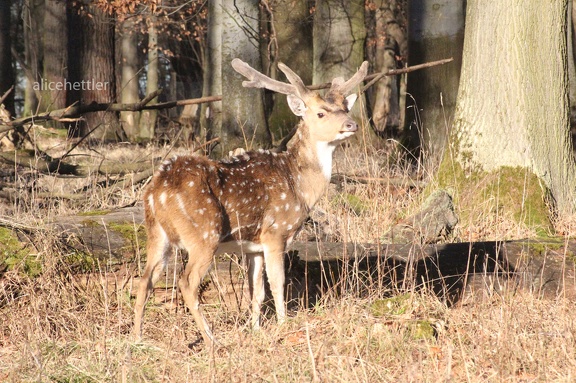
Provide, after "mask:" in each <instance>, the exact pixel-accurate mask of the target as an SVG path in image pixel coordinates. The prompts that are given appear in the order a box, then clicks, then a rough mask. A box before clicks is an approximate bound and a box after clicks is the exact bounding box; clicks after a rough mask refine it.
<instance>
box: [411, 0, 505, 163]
mask: <svg viewBox="0 0 576 383" xmlns="http://www.w3.org/2000/svg"><path fill="white" fill-rule="evenodd" d="M408 18H409V20H408V26H409V30H408V39H409V42H408V63H409V65H414V64H420V63H423V62H427V61H433V60H438V59H441V58H444V57H453V58H454V62H452V63H450V65H444V66H442V67H438V68H434V69H430V70H427V71H419V72H414V73H411V74H409V75H408V89H407V92H408V94H410V95H411V97H407V100H406V105H407V107H408V109H407V112H406V121H405V128H404V129H405V132H404V134H405V139H404V141H405V146H406V147H407V148H408V149H409V150H411V151H412V152H413V154H414V156H415V157H416V158H420V155H421V154H423V155H425V157H424V159H429V160H431V161H432V164H437V163H438V162H439V160H440V159H441V156H442V153H443V149H444V147H445V145H446V142H447V140H448V136H449V129H450V125H451V120H452V116H453V114H454V107H455V104H456V96H457V92H458V82H459V78H460V68H461V63H462V45H463V39H464V19H465V2H464V1H462V0H441V1H437V0H411V1H410V2H409V9H408ZM487 35H492V33H491V32H490V33H487ZM485 49H486V51H485V57H490V58H491V59H493V53H495V52H494V50H495V49H494V47H492V46H486V47H485ZM488 52H490V53H488ZM492 65H493V64H492Z"/></svg>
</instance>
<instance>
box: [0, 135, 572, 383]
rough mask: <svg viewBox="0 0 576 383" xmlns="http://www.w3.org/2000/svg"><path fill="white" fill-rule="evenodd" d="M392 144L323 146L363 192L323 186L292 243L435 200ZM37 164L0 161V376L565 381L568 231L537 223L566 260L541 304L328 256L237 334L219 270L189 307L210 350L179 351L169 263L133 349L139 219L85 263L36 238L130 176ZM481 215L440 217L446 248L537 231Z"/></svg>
mask: <svg viewBox="0 0 576 383" xmlns="http://www.w3.org/2000/svg"><path fill="white" fill-rule="evenodd" d="M38 142H40V141H38ZM41 142H42V145H43V146H42V150H43V151H45V152H47V153H48V154H49V155H50V156H51V157H53V158H57V157H59V156H61V155H62V154H64V153H66V152H67V151H68V149H69V148H70V142H68V141H66V140H62V139H58V138H56V137H55V138H53V139H46V138H44V139H42V140H41ZM393 147H394V146H393V144H384V145H381V147H380V148H376V147H375V145H372V144H367V143H366V142H365V141H364V140H363V137H362V136H360V137H358V139H357V140H356V141H353V142H351V143H350V144H349V145H346V146H345V147H344V148H341V149H339V150H338V151H337V155H336V160H335V164H334V172H335V173H338V174H345V175H348V176H354V177H355V178H356V179H357V180H362V182H339V183H337V184H332V185H331V186H330V189H329V191H328V193H327V194H326V196H325V197H323V198H322V199H321V201H320V202H319V204H318V206H317V208H318V209H317V212H319V213H317V214H318V215H316V216H315V218H316V225H315V226H314V225H312V226H310V227H308V228H307V229H306V230H304V231H303V233H302V234H301V236H300V238H299V240H300V241H303V242H306V241H310V240H319V241H320V242H321V243H323V242H324V241H327V242H329V243H343V244H350V243H353V244H359V243H372V244H375V243H380V242H382V241H384V238H385V234H386V233H387V232H388V231H389V230H390V228H391V227H392V226H393V225H394V224H395V223H397V222H398V221H399V220H401V219H402V218H405V217H407V216H410V215H412V214H414V213H415V212H417V211H418V209H419V206H421V204H422V202H423V201H424V200H425V199H426V197H427V195H426V194H429V191H425V190H430V189H434V187H433V186H434V185H430V184H429V182H430V181H429V180H430V174H432V173H433V169H426V168H425V167H422V168H416V169H414V168H413V167H411V166H409V165H406V163H407V162H406V161H404V159H403V156H402V154H401V153H400V152H397V151H396V150H395V149H393ZM187 152H189V148H186V147H177V148H173V147H170V146H153V145H150V146H146V147H143V146H134V145H122V144H118V145H110V146H99V145H96V146H88V145H82V146H81V148H76V149H75V150H74V151H73V153H72V154H73V155H72V156H70V157H68V158H67V160H68V161H72V162H74V163H75V164H77V165H78V164H80V165H97V166H96V167H91V168H90V169H98V166H99V167H100V169H103V168H105V166H104V165H107V164H115V165H118V164H132V165H133V164H148V165H144V166H143V168H146V167H147V166H148V168H150V169H153V168H154V167H156V166H157V165H158V164H159V163H160V162H161V161H162V159H163V158H166V157H170V156H172V155H175V154H183V153H187ZM39 161H40V160H39ZM38 163H39V162H35V163H34V162H32V163H30V164H29V165H28V166H24V165H22V164H20V165H0V176H1V178H0V196H1V197H2V198H1V199H0V223H2V225H1V226H0V246H1V247H0V381H2V382H28V381H29V382H32V381H33V382H193V381H213V382H222V381H230V382H259V381H262V382H268V381H270V382H303V381H323V382H356V381H357V382H439V381H442V382H463V381H466V382H496V381H498V382H503V381H505V382H572V381H574V380H575V379H576V339H575V337H576V316H575V315H574V308H575V307H574V300H573V297H574V292H575V291H576V284H575V283H574V278H573V275H574V269H575V264H574V250H573V249H574V243H573V241H572V238H573V237H574V236H575V235H576V224H574V222H571V221H570V220H569V221H567V222H555V223H554V226H555V229H556V231H555V232H550V233H549V234H550V236H555V239H554V241H555V244H554V245H548V246H546V247H545V248H543V249H536V250H537V251H536V250H535V248H534V247H533V248H532V253H536V256H539V255H541V256H544V257H545V259H546V262H558V263H561V264H562V265H565V266H563V267H562V268H561V270H562V271H563V273H562V275H560V277H559V278H558V281H557V282H558V285H557V288H555V289H554V291H553V293H550V292H548V293H547V294H543V293H542V290H541V289H540V288H538V286H536V285H535V284H532V285H529V286H527V285H526V284H524V285H522V287H519V286H520V285H518V284H514V283H510V280H509V278H507V275H505V274H506V273H504V272H503V270H502V269H499V268H498V267H492V268H484V269H482V271H481V272H476V273H474V274H473V275H472V274H470V275H468V271H466V272H465V273H464V274H465V275H462V277H463V279H464V280H466V282H467V283H466V284H465V285H464V286H462V289H461V291H459V294H458V296H457V297H455V298H454V297H453V296H448V295H447V294H439V293H438V290H437V289H434V288H433V287H432V284H426V283H421V282H422V281H420V280H418V278H415V277H414V275H411V274H410V273H407V272H403V273H398V274H394V273H392V274H390V273H387V274H386V278H383V277H381V276H380V274H379V270H380V269H379V268H378V267H379V266H376V269H370V267H371V266H367V267H365V268H361V267H356V266H357V264H355V263H346V262H344V263H342V262H341V263H340V264H339V268H337V269H329V268H328V269H324V268H323V267H324V266H322V265H323V264H321V268H322V270H321V271H320V277H318V278H317V279H312V277H310V278H311V279H310V280H309V279H307V278H308V275H312V274H313V273H312V271H313V270H308V269H306V270H303V269H301V268H300V269H299V268H298V267H296V268H295V269H294V270H292V271H291V273H292V275H294V274H297V275H298V278H295V281H296V282H295V283H293V286H295V287H293V288H294V289H295V290H297V293H295V294H292V295H290V294H289V295H288V297H289V299H290V304H289V312H290V317H289V319H288V321H287V322H286V323H284V324H282V325H278V324H277V323H276V321H275V319H274V315H273V314H274V309H273V307H271V306H270V305H268V306H269V307H268V308H267V311H266V315H265V317H266V319H265V320H264V325H263V328H262V330H261V331H258V332H252V331H251V330H250V328H249V326H248V324H247V318H248V304H247V301H246V292H245V290H246V286H245V285H244V283H243V280H244V278H243V275H244V274H243V273H244V268H243V266H242V262H241V260H239V259H236V258H234V257H230V258H226V259H223V260H221V261H222V262H219V263H218V267H216V268H215V271H214V272H213V273H212V274H211V275H210V277H209V278H208V279H207V286H209V287H211V290H210V289H208V290H210V291H211V292H210V291H207V292H206V294H205V297H204V301H205V304H204V305H203V310H204V312H205V313H206V316H207V318H208V321H209V322H210V324H211V325H212V327H213V330H214V333H215V336H216V338H217V341H218V343H219V346H218V347H217V348H216V349H215V350H214V351H213V352H210V351H208V350H206V349H205V348H203V347H202V345H201V344H197V343H196V341H197V340H198V335H199V333H198V332H197V329H196V326H195V323H194V321H193V319H192V317H191V315H189V313H188V312H187V311H186V310H185V308H184V306H183V303H182V301H181V299H180V297H179V294H178V292H177V290H176V289H175V288H174V285H175V283H174V280H175V278H177V273H178V270H179V267H180V264H181V261H182V259H181V258H182V257H181V256H180V255H178V256H177V257H175V259H174V263H173V266H175V267H168V270H167V273H166V275H165V276H164V278H162V280H161V282H160V283H159V284H158V286H157V288H156V290H155V297H154V299H152V300H151V302H150V304H149V305H148V307H147V310H146V313H145V319H144V337H143V340H142V341H139V342H135V341H134V339H133V336H132V334H131V328H132V320H133V313H132V307H133V302H134V292H135V287H136V286H137V283H138V277H139V275H140V272H141V271H142V269H143V263H144V259H145V250H144V248H145V243H144V242H145V239H141V238H142V237H141V236H139V235H138V233H139V232H140V231H141V228H140V224H141V222H139V221H138V220H136V219H135V220H134V222H132V230H133V232H134V233H135V234H134V235H131V236H130V238H131V241H132V242H133V244H132V246H131V247H130V249H126V250H125V252H124V253H123V255H122V256H121V257H116V256H114V257H112V254H111V253H110V256H109V257H106V256H93V257H91V256H90V254H88V253H85V252H81V251H79V250H78V248H77V247H75V246H72V245H70V243H72V242H73V240H71V239H70V237H72V236H73V235H72V234H70V233H67V232H66V231H64V230H61V231H57V230H54V229H53V228H52V229H49V228H47V227H50V226H49V224H50V223H51V222H57V221H59V220H62V219H63V217H79V216H80V217H82V216H84V217H94V216H98V214H102V212H110V211H116V210H117V209H119V208H121V207H126V206H134V207H135V208H136V209H138V208H139V207H140V206H141V204H140V203H139V201H140V199H141V193H142V186H143V184H144V182H134V183H130V182H123V183H121V185H119V184H114V182H113V181H114V180H115V178H116V176H115V175H111V174H106V173H105V172H100V171H99V170H94V171H93V173H91V174H87V175H84V176H82V177H71V176H62V175H61V176H58V177H56V176H53V175H47V174H43V173H39V172H37V171H35V170H34V169H33V168H34V167H35V165H37V164H38ZM122 177H123V176H122ZM130 177H132V176H130ZM122 180H123V181H125V180H126V178H122ZM113 184H114V185H113ZM427 186H428V187H429V188H427ZM495 204H496V206H497V201H485V203H482V204H479V205H478V206H476V207H474V208H472V210H473V211H467V212H462V211H461V210H460V208H459V207H458V206H456V213H457V214H458V215H459V216H461V217H469V218H465V219H461V221H460V222H459V223H458V225H457V226H456V228H455V231H454V233H452V234H451V236H449V237H448V238H447V239H446V241H447V242H452V243H463V242H464V243H473V242H479V241H508V240H518V239H526V238H533V239H534V238H537V236H538V235H537V232H536V231H535V230H534V229H533V228H531V227H530V225H528V224H524V223H522V222H516V221H515V220H513V219H512V218H510V217H505V216H501V215H498V214H497V211H498V209H497V208H495ZM463 213H465V214H463ZM575 222H576V220H575ZM38 228H41V230H37V229H38ZM128 231H130V230H128ZM556 233H562V235H561V236H557V235H556ZM110 238H112V236H110ZM310 243H316V242H310ZM414 245H418V246H420V244H414ZM110 246H112V245H110ZM535 246H539V245H535ZM470 251H472V250H470ZM532 255H533V254H532ZM532 255H531V256H532ZM526 256H528V255H526ZM355 265H356V266H355ZM348 266H349V267H348ZM372 266H374V265H372ZM407 269H408V268H406V269H403V270H404V271H405V270H407ZM374 270H376V271H374ZM309 272H310V273H309ZM564 272H565V274H564ZM232 274H234V275H236V279H235V280H236V281H237V283H236V285H235V286H236V288H235V289H233V292H232V293H228V294H222V290H223V289H227V288H228V287H226V286H224V282H222V283H220V279H225V278H223V276H224V277H226V276H228V275H232ZM415 275H416V274H415ZM395 278H396V279H395ZM238 281H239V282H238ZM436 282H440V285H443V286H444V287H445V290H449V288H450V286H448V283H449V282H447V279H445V278H444V276H442V275H437V281H436ZM318 285H323V286H320V287H319V286H318ZM530 286H532V287H530ZM539 286H540V287H541V286H542V285H539ZM311 295H314V297H313V298H311V297H310V296H311ZM225 297H228V298H227V299H226V298H225Z"/></svg>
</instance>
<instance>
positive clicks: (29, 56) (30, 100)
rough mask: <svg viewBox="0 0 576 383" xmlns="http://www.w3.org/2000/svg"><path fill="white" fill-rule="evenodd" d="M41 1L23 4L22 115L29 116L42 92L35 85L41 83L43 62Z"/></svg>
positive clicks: (42, 8) (33, 111) (42, 9)
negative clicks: (23, 87)
mask: <svg viewBox="0 0 576 383" xmlns="http://www.w3.org/2000/svg"><path fill="white" fill-rule="evenodd" d="M44 13H45V12H44V1H43V0H27V1H25V2H24V10H23V15H22V19H23V29H24V31H23V32H24V71H25V73H26V80H27V81H26V87H25V89H24V110H23V112H22V113H23V114H24V115H26V116H29V115H31V114H34V113H36V112H37V110H38V101H39V99H40V98H41V96H42V92H41V91H40V90H38V86H37V84H39V83H40V81H41V74H42V70H41V65H42V61H43V57H42V53H43V49H42V39H41V36H42V35H43V34H44V30H43V20H42V19H43V16H44Z"/></svg>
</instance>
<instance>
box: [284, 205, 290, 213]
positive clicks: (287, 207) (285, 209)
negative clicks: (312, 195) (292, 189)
mask: <svg viewBox="0 0 576 383" xmlns="http://www.w3.org/2000/svg"><path fill="white" fill-rule="evenodd" d="M289 209H290V204H289V203H287V204H286V205H284V211H288V210H289Z"/></svg>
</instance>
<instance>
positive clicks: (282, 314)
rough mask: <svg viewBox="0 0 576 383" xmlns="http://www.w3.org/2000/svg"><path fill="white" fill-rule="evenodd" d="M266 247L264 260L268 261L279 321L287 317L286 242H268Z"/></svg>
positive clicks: (268, 274) (270, 281) (267, 267)
mask: <svg viewBox="0 0 576 383" xmlns="http://www.w3.org/2000/svg"><path fill="white" fill-rule="evenodd" d="M263 247H264V262H265V263H266V276H267V277H268V283H269V284H270V291H271V292H272V297H273V298H274V306H275V307H276V318H277V319H278V323H279V324H282V323H284V320H285V319H286V306H285V304H284V282H285V275H284V249H285V245H284V243H274V242H273V243H266V244H264V245H263Z"/></svg>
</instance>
